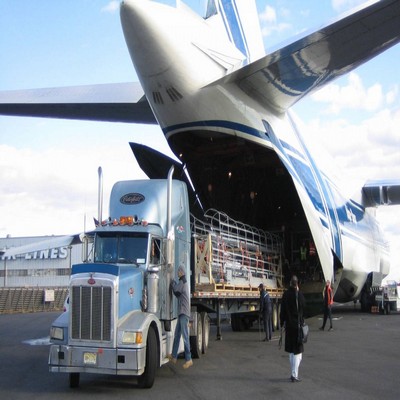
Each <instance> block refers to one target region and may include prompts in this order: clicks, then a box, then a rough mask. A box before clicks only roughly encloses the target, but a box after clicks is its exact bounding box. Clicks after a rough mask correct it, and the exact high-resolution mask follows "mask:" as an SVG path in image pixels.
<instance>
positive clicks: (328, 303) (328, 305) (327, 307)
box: [319, 280, 333, 331]
mask: <svg viewBox="0 0 400 400" xmlns="http://www.w3.org/2000/svg"><path fill="white" fill-rule="evenodd" d="M332 304H333V292H332V288H331V282H330V281H329V280H327V281H326V285H325V289H324V321H323V323H322V326H321V328H319V330H320V331H323V330H324V329H325V325H326V321H327V320H328V318H329V323H330V327H329V329H328V330H329V331H332V330H333V326H332Z"/></svg>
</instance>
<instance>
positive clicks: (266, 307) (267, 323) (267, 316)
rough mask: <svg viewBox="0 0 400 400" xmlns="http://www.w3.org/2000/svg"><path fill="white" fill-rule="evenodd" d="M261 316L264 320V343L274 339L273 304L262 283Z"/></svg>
mask: <svg viewBox="0 0 400 400" xmlns="http://www.w3.org/2000/svg"><path fill="white" fill-rule="evenodd" d="M258 289H259V290H260V314H261V315H262V318H263V324H264V332H265V338H264V342H269V341H270V340H271V339H272V304H271V298H270V296H269V293H268V292H267V290H266V289H264V285H263V284H262V283H260V286H259V287H258Z"/></svg>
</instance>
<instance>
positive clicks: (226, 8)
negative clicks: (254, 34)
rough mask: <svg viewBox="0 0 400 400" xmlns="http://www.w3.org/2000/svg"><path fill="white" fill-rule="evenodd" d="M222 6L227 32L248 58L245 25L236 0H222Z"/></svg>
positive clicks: (221, 12)
mask: <svg viewBox="0 0 400 400" xmlns="http://www.w3.org/2000/svg"><path fill="white" fill-rule="evenodd" d="M221 6H222V8H223V10H221V8H220V10H219V12H220V14H221V17H222V19H223V21H224V24H225V28H226V30H227V33H228V35H229V37H230V38H231V40H232V41H233V43H234V44H235V46H236V48H237V49H238V50H239V51H241V52H242V53H243V55H245V56H246V59H247V60H248V59H249V51H248V46H247V43H246V38H245V36H244V31H243V26H242V24H241V21H240V15H239V13H238V9H237V7H236V2H235V0H221V1H220V7H221ZM228 27H229V28H228Z"/></svg>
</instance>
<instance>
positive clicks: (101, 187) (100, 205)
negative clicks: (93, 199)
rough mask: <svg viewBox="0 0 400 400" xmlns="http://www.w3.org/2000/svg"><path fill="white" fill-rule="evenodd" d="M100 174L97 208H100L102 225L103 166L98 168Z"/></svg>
mask: <svg viewBox="0 0 400 400" xmlns="http://www.w3.org/2000/svg"><path fill="white" fill-rule="evenodd" d="M97 172H98V174H99V188H98V198H97V210H98V215H97V217H98V223H99V225H101V221H103V170H102V168H101V167H99V168H98V170H97Z"/></svg>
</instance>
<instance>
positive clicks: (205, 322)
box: [200, 311, 210, 354]
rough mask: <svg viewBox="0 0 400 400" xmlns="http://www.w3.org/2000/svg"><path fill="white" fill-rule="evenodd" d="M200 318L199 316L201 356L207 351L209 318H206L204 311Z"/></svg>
mask: <svg viewBox="0 0 400 400" xmlns="http://www.w3.org/2000/svg"><path fill="white" fill-rule="evenodd" d="M200 316H201V325H202V330H203V337H202V347H201V352H202V353H203V354H206V352H207V349H208V341H209V338H210V318H209V317H208V314H207V313H206V312H204V311H203V312H202V313H201V314H200Z"/></svg>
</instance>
